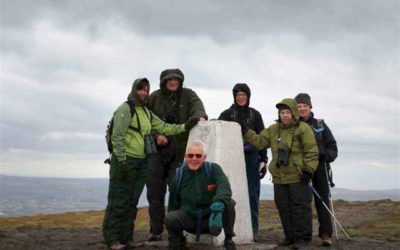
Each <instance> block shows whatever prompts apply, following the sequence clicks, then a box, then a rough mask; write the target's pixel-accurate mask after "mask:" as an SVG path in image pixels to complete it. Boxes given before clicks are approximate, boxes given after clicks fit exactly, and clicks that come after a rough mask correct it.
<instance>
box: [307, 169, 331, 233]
mask: <svg viewBox="0 0 400 250" xmlns="http://www.w3.org/2000/svg"><path fill="white" fill-rule="evenodd" d="M312 185H313V187H314V188H315V190H316V191H317V192H318V194H319V195H320V196H321V198H322V200H323V201H324V202H325V204H326V205H327V206H328V207H329V209H331V204H330V201H329V186H328V185H329V182H328V177H327V176H326V169H325V164H324V163H322V164H319V165H318V168H317V170H316V171H315V173H314V176H313V178H312ZM314 203H315V208H316V209H317V214H318V222H319V237H321V236H322V234H323V233H327V234H328V235H329V237H332V218H331V215H330V213H329V212H328V210H327V209H326V207H325V206H324V204H322V201H321V200H320V199H319V198H318V197H317V196H316V195H315V194H314Z"/></svg>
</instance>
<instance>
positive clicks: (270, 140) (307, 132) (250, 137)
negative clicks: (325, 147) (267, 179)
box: [244, 99, 318, 184]
mask: <svg viewBox="0 0 400 250" xmlns="http://www.w3.org/2000/svg"><path fill="white" fill-rule="evenodd" d="M280 104H285V105H287V106H288V107H289V108H290V110H291V112H292V115H293V117H294V119H293V121H292V122H291V123H290V124H289V125H288V126H287V127H284V126H283V125H282V124H281V122H280V120H277V122H276V123H275V124H273V125H271V126H270V127H269V128H267V129H264V130H263V131H261V132H260V134H259V135H257V134H256V133H255V132H254V131H253V130H250V129H249V131H248V132H247V133H246V134H245V135H244V140H245V141H248V142H250V143H251V144H252V145H253V146H255V147H256V148H257V149H265V148H271V151H272V161H271V162H270V164H269V171H270V173H271V175H272V182H273V183H275V184H289V183H295V182H299V181H300V175H301V171H303V170H304V171H308V172H309V173H313V172H314V171H315V170H316V169H317V167H318V145H317V143H316V141H315V137H314V133H313V131H312V130H311V128H310V126H308V125H307V124H306V123H304V122H301V121H299V114H298V112H297V103H296V101H295V100H294V99H283V101H282V102H280V103H278V104H277V105H280ZM278 117H279V113H278ZM279 133H280V136H281V141H280V142H278V138H279ZM278 149H284V150H286V151H287V152H289V164H288V165H287V166H278V165H277V163H278Z"/></svg>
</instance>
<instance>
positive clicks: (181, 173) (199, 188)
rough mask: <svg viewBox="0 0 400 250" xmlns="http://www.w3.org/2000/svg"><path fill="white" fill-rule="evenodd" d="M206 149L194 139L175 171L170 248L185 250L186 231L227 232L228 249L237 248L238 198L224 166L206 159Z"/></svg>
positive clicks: (169, 222)
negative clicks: (236, 209) (183, 159)
mask: <svg viewBox="0 0 400 250" xmlns="http://www.w3.org/2000/svg"><path fill="white" fill-rule="evenodd" d="M206 156H207V155H206V148H205V145H204V143H203V142H202V141H192V142H191V143H189V144H188V147H187V149H186V153H185V162H184V163H183V165H182V166H181V167H179V168H178V169H177V171H176V176H175V181H173V182H172V183H171V186H170V195H169V202H168V214H167V216H166V217H165V220H164V223H165V226H166V228H167V230H168V241H169V249H185V248H186V238H185V236H184V235H183V231H187V232H189V233H193V234H196V240H198V239H199V237H200V234H203V233H208V234H212V235H214V236H217V235H219V234H220V232H221V230H222V228H224V232H225V241H224V247H225V249H236V246H235V243H234V242H233V240H232V237H233V236H235V233H234V232H233V226H234V223H235V208H234V206H235V201H234V200H233V199H232V191H231V186H230V184H229V181H228V178H227V177H226V175H225V174H224V172H223V171H222V168H221V167H220V166H219V165H218V164H216V163H211V162H207V161H205V159H206Z"/></svg>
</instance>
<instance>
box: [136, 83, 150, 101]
mask: <svg viewBox="0 0 400 250" xmlns="http://www.w3.org/2000/svg"><path fill="white" fill-rule="evenodd" d="M136 93H137V95H138V97H139V99H140V100H141V101H143V100H144V99H146V97H147V96H148V95H149V88H148V87H147V86H144V87H143V88H141V89H138V90H137V91H136Z"/></svg>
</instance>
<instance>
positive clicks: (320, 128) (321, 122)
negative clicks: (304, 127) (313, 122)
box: [313, 119, 325, 133]
mask: <svg viewBox="0 0 400 250" xmlns="http://www.w3.org/2000/svg"><path fill="white" fill-rule="evenodd" d="M317 126H318V127H317V128H314V127H313V129H314V131H315V133H321V132H323V131H324V130H325V123H324V120H323V119H317Z"/></svg>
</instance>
